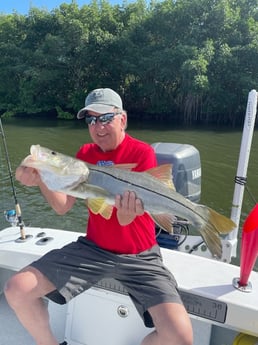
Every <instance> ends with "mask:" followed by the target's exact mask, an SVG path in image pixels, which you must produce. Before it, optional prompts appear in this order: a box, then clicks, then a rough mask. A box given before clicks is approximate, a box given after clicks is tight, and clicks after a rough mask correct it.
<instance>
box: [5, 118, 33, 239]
mask: <svg viewBox="0 0 258 345" xmlns="http://www.w3.org/2000/svg"><path fill="white" fill-rule="evenodd" d="M0 132H1V134H2V139H3V146H4V151H5V156H6V162H7V167H8V172H9V178H10V181H11V187H12V192H13V197H14V202H15V212H16V216H17V220H18V222H17V225H18V226H19V227H20V235H21V237H20V238H19V240H21V241H24V240H26V239H27V236H26V235H25V230H24V223H23V220H22V215H21V208H20V205H19V203H18V199H17V194H16V190H15V186H14V181H13V174H12V168H11V163H10V158H9V154H8V149H7V143H6V138H5V134H4V129H3V125H2V119H1V116H0Z"/></svg>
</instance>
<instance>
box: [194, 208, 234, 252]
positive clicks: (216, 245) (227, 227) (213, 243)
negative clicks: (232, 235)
mask: <svg viewBox="0 0 258 345" xmlns="http://www.w3.org/2000/svg"><path fill="white" fill-rule="evenodd" d="M196 211H197V212H198V214H199V215H201V216H202V218H203V220H204V224H203V226H201V227H200V228H199V229H198V230H199V231H200V233H201V235H202V237H203V239H204V241H205V243H206V244H207V247H208V248H209V250H210V252H211V253H212V255H214V256H216V257H218V258H221V257H222V244H221V239H220V236H219V235H220V234H227V233H229V232H230V231H232V230H233V229H234V228H235V227H236V225H235V223H234V222H233V221H232V220H231V219H230V218H227V217H225V216H223V215H222V214H220V213H218V212H216V211H214V210H213V209H211V208H209V207H206V206H203V205H196Z"/></svg>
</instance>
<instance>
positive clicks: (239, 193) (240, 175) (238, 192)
mask: <svg viewBox="0 0 258 345" xmlns="http://www.w3.org/2000/svg"><path fill="white" fill-rule="evenodd" d="M256 112H257V91H256V90H252V91H250V92H249V94H248V100H247V107H246V114H245V122H244V129H243V134H242V141H241V147H240V153H239V159H238V167H237V174H236V177H235V189H234V195H233V201H232V208H231V217H230V218H231V219H232V220H233V221H234V222H235V224H236V227H235V229H234V230H233V231H231V232H230V233H229V234H228V235H227V236H226V237H225V240H226V243H227V246H228V245H229V243H230V242H231V253H230V257H231V256H234V257H236V255H237V253H236V250H237V235H238V230H239V223H240V217H241V210H242V203H243V197H244V188H245V183H246V178H247V168H248V162H249V156H250V150H251V144H252V139H253V132H254V125H255V118H256Z"/></svg>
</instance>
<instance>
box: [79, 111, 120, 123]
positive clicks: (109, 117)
mask: <svg viewBox="0 0 258 345" xmlns="http://www.w3.org/2000/svg"><path fill="white" fill-rule="evenodd" d="M120 114H122V113H121V112H120V113H107V114H103V115H100V116H94V115H86V116H85V122H86V123H87V125H91V126H94V125H96V123H97V122H99V123H101V124H102V125H107V124H109V123H110V122H112V121H113V119H114V117H115V116H116V115H120Z"/></svg>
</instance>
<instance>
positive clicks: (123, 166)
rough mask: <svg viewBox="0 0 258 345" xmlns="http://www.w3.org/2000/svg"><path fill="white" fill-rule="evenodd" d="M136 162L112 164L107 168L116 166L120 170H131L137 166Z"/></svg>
mask: <svg viewBox="0 0 258 345" xmlns="http://www.w3.org/2000/svg"><path fill="white" fill-rule="evenodd" d="M137 165H138V164H137V163H123V164H114V165H111V166H110V167H109V168H117V169H122V170H132V169H134V168H135V167H137Z"/></svg>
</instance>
